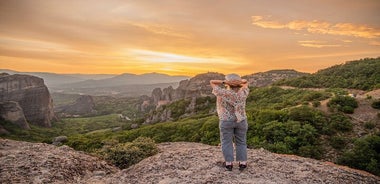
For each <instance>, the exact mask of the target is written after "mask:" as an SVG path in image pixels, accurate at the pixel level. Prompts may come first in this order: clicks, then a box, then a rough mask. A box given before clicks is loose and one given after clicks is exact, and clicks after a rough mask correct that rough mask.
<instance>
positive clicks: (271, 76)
mask: <svg viewBox="0 0 380 184" xmlns="http://www.w3.org/2000/svg"><path fill="white" fill-rule="evenodd" d="M302 75H307V74H306V73H301V72H297V71H295V70H271V71H267V72H261V73H255V74H251V75H246V76H243V77H242V78H244V79H247V80H248V82H249V85H250V86H254V87H262V86H268V85H271V84H273V83H274V82H276V81H278V80H281V79H287V78H295V77H300V76H302ZM213 79H218V80H224V74H221V73H215V72H208V73H204V74H199V75H196V76H194V77H192V78H190V79H187V80H183V81H181V82H180V83H179V86H178V87H177V88H176V89H173V88H172V87H171V86H170V87H168V88H164V89H163V90H161V88H156V89H154V90H153V91H152V95H151V97H150V100H149V101H146V102H145V104H144V105H145V106H147V104H150V105H154V106H156V109H155V110H154V111H155V112H149V115H148V117H146V119H145V123H147V124H150V123H156V122H163V121H170V120H172V119H173V118H172V117H171V115H172V114H173V113H171V110H169V109H159V107H160V106H162V105H167V104H170V103H172V102H174V101H177V100H183V99H186V100H189V101H190V102H191V103H189V106H188V107H187V108H186V111H185V112H186V113H187V114H184V115H183V116H187V115H190V114H192V113H194V108H196V107H195V106H196V105H201V106H202V105H203V106H204V105H207V104H195V101H196V98H199V97H205V96H211V97H213V95H212V88H211V86H210V80H213ZM206 103H208V101H206ZM213 112H214V111H211V113H213Z"/></svg>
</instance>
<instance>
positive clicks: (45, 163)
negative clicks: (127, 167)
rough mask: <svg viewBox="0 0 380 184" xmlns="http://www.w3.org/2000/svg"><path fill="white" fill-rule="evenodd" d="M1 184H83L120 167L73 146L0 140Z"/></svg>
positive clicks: (113, 171)
mask: <svg viewBox="0 0 380 184" xmlns="http://www.w3.org/2000/svg"><path fill="white" fill-rule="evenodd" d="M0 163H1V164H0V183H80V182H81V181H82V180H85V179H87V178H93V179H96V178H97V177H102V176H104V175H106V174H110V173H115V172H117V171H118V169H117V168H115V167H113V166H110V165H108V164H107V163H106V162H104V161H102V160H100V159H98V158H95V157H92V156H89V155H86V154H84V153H81V152H77V151H75V150H73V149H72V148H70V147H67V146H62V147H56V146H53V145H49V144H42V143H28V142H19V141H12V140H7V139H0Z"/></svg>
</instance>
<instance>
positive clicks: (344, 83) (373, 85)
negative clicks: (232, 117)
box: [276, 57, 380, 90]
mask: <svg viewBox="0 0 380 184" xmlns="http://www.w3.org/2000/svg"><path fill="white" fill-rule="evenodd" d="M276 84H277V85H288V86H294V87H301V88H350V89H361V90H372V89H378V88H380V57H378V58H366V59H360V60H356V61H349V62H347V63H345V64H341V65H335V66H332V67H329V68H326V69H323V70H320V71H318V72H317V73H315V74H311V75H306V76H302V77H299V78H295V79H288V80H282V81H279V82H277V83H276Z"/></svg>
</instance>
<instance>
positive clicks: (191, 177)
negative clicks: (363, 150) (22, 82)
mask: <svg viewBox="0 0 380 184" xmlns="http://www.w3.org/2000/svg"><path fill="white" fill-rule="evenodd" d="M158 146H159V149H160V153H158V154H156V155H154V156H152V157H149V158H146V159H145V160H143V161H141V162H140V163H138V164H136V165H134V166H132V167H130V168H128V169H124V170H118V169H117V168H115V167H113V166H110V165H108V164H107V163H105V162H104V161H102V160H99V159H98V158H95V157H92V156H89V155H86V154H84V153H82V152H77V151H74V150H73V149H71V148H69V147H67V146H62V147H56V146H53V145H48V144H42V143H27V142H18V141H12V140H6V139H0V163H1V165H0V170H1V172H0V183H107V184H122V183H123V184H124V183H134V184H138V183H144V184H145V183H161V184H166V183H167V184H169V183H173V184H174V183H230V184H231V183H232V184H233V183H239V184H240V183H264V184H265V183H271V184H272V183H273V184H274V183H276V184H277V183H291V184H294V183H363V184H365V183H368V184H376V183H380V178H379V177H377V176H374V175H371V174H369V173H367V172H363V171H359V170H354V169H350V168H347V167H343V166H338V165H335V164H332V163H327V162H321V161H318V160H313V159H309V158H302V157H298V156H293V155H281V154H274V153H270V152H268V151H266V150H262V149H254V150H253V149H249V150H248V161H249V163H248V168H247V169H246V170H244V171H242V172H240V171H239V170H238V169H237V168H234V169H233V171H231V172H230V171H225V170H224V168H223V167H222V155H221V151H220V148H219V147H216V146H208V145H204V144H199V143H185V142H176V143H162V144H159V145H158Z"/></svg>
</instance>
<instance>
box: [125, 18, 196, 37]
mask: <svg viewBox="0 0 380 184" xmlns="http://www.w3.org/2000/svg"><path fill="white" fill-rule="evenodd" d="M126 23H127V24H129V25H132V26H134V27H137V28H141V29H144V30H145V31H148V32H151V33H154V34H160V35H165V36H173V37H178V38H190V37H191V36H190V34H186V33H181V32H179V31H178V30H176V29H174V28H173V27H172V26H168V25H163V24H157V23H140V22H132V21H127V22H126Z"/></svg>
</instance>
